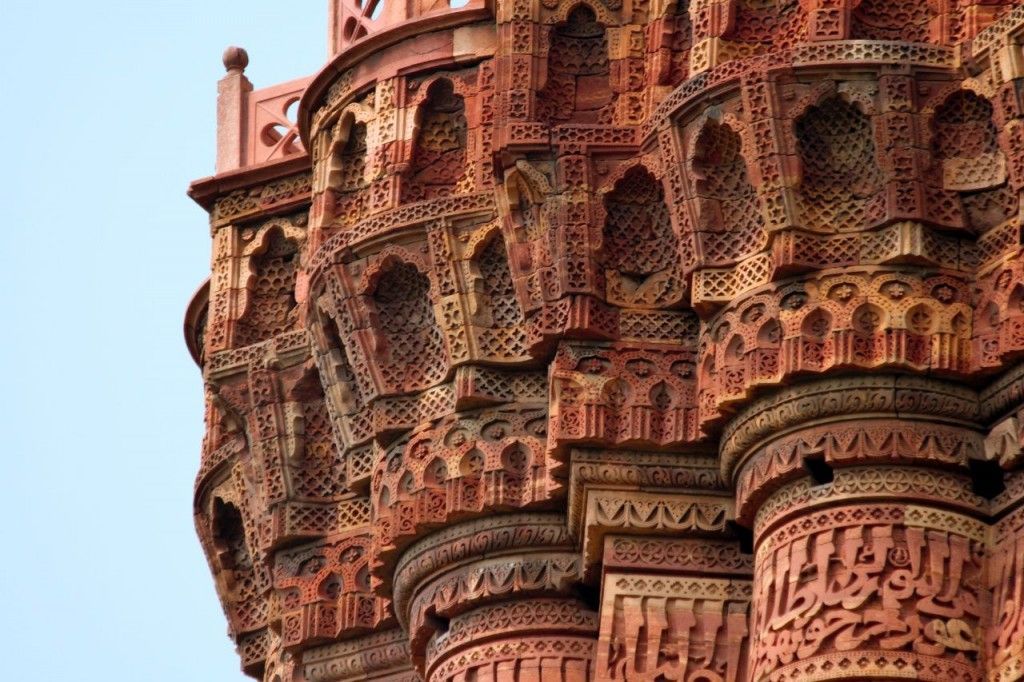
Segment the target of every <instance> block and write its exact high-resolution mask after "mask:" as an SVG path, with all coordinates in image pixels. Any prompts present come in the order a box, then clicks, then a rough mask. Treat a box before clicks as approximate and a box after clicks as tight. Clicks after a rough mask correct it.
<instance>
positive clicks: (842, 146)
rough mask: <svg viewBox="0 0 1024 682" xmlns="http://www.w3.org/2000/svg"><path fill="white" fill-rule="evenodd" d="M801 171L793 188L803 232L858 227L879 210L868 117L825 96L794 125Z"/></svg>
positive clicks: (879, 179)
mask: <svg viewBox="0 0 1024 682" xmlns="http://www.w3.org/2000/svg"><path fill="white" fill-rule="evenodd" d="M796 139H797V150H798V152H799V154H800V161H801V163H802V167H803V177H802V181H801V183H800V188H799V194H798V199H799V204H800V217H801V220H802V222H803V224H804V226H805V227H808V228H810V229H816V230H823V231H829V232H837V231H843V230H853V229H858V228H860V227H862V226H864V225H865V224H866V223H868V222H869V220H871V219H872V218H879V217H881V216H882V215H883V211H884V195H883V194H882V193H881V190H882V177H881V173H880V172H879V169H878V161H877V159H876V157H875V143H874V135H873V132H872V129H871V122H870V121H869V119H868V117H867V116H865V115H864V114H862V113H861V112H860V111H858V110H857V109H856V108H855V107H854V106H853V105H850V104H847V103H846V102H844V101H843V100H842V99H841V98H839V97H830V98H829V99H827V100H825V101H824V102H822V103H821V104H819V105H817V106H813V107H811V108H810V109H808V110H807V111H806V112H805V113H804V114H803V115H802V116H801V117H800V118H798V119H797V120H796Z"/></svg>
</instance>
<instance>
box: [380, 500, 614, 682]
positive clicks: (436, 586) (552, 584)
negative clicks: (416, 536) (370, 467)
mask: <svg viewBox="0 0 1024 682" xmlns="http://www.w3.org/2000/svg"><path fill="white" fill-rule="evenodd" d="M580 571H581V561H580V559H579V555H578V554H577V553H576V552H574V551H573V550H572V548H571V546H570V544H569V536H568V533H567V530H566V527H565V520H564V517H561V516H559V515H556V514H508V515H500V516H495V517H493V518H489V519H482V520H477V521H470V522H467V523H462V524H458V525H454V526H452V527H449V528H446V529H445V530H443V531H440V532H438V533H435V534H433V535H430V536H428V537H426V538H424V539H423V540H420V541H418V542H416V543H415V544H413V545H411V546H410V547H409V548H408V549H407V550H406V551H405V552H404V553H403V554H402V556H401V558H400V559H399V561H398V564H397V567H396V569H395V574H394V575H395V577H394V584H395V589H394V594H395V601H394V605H395V611H396V613H397V614H398V617H399V619H400V620H401V621H402V622H403V624H404V625H405V626H406V628H407V630H408V633H409V639H410V642H411V654H412V659H413V661H414V662H416V664H417V666H418V667H419V669H420V670H421V672H422V674H423V676H424V679H425V680H427V681H428V682H449V681H451V682H462V681H463V680H493V681H494V682H525V681H537V682H541V681H543V682H548V681H549V680H550V681H552V682H577V681H579V682H583V681H585V680H589V679H592V678H591V669H592V659H593V657H594V650H595V645H596V637H597V629H598V619H597V614H596V613H595V612H594V611H593V610H592V609H591V608H589V607H588V606H587V605H585V604H584V603H583V602H582V601H581V600H580V599H579V598H577V597H576V585H577V582H578V581H579V579H580V577H581V573H580Z"/></svg>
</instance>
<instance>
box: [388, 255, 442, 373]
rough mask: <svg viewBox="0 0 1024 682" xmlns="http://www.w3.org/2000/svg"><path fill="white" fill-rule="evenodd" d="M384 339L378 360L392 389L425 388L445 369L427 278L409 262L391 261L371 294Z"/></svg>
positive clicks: (439, 334)
mask: <svg viewBox="0 0 1024 682" xmlns="http://www.w3.org/2000/svg"><path fill="white" fill-rule="evenodd" d="M373 300H374V303H375V304H376V309H377V315H378V319H379V323H380V330H381V332H382V336H383V341H384V353H385V354H386V355H385V358H384V360H383V361H382V362H380V363H378V365H379V367H381V369H382V372H383V373H384V375H385V378H386V384H387V385H388V386H389V387H391V388H392V389H393V390H397V391H399V392H405V391H409V390H414V389H418V388H426V387H428V386H431V385H433V384H435V383H437V382H439V381H441V379H443V378H444V375H445V373H446V372H447V370H448V363H447V361H446V358H447V354H446V352H445V345H444V337H443V336H442V334H441V330H440V329H439V328H438V326H437V320H436V319H435V317H434V307H433V305H432V304H431V302H430V281H429V280H428V279H427V277H426V276H425V275H423V274H421V273H420V272H419V271H418V270H417V269H416V267H415V266H414V265H411V264H409V263H395V264H393V265H392V266H391V267H390V268H389V269H388V270H387V271H386V272H385V273H384V274H383V275H381V277H380V280H379V281H378V282H377V288H376V290H375V292H374V294H373Z"/></svg>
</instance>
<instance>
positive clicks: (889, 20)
mask: <svg viewBox="0 0 1024 682" xmlns="http://www.w3.org/2000/svg"><path fill="white" fill-rule="evenodd" d="M931 6H932V5H931V3H928V2H918V0H861V1H860V3H858V4H857V6H856V8H855V9H854V10H853V22H852V24H853V25H852V29H853V30H852V35H851V36H850V37H851V38H855V39H858V40H907V41H910V42H913V43H926V42H928V38H929V34H930V30H929V29H930V26H929V22H930V20H931V18H932V13H931V10H930V7H931Z"/></svg>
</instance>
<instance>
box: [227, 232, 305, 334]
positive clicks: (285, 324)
mask: <svg viewBox="0 0 1024 682" xmlns="http://www.w3.org/2000/svg"><path fill="white" fill-rule="evenodd" d="M268 239H269V243H268V244H267V247H266V250H265V251H264V252H263V253H261V254H260V255H258V256H256V257H255V258H253V264H252V268H253V272H254V275H255V278H254V282H253V286H252V290H251V291H250V293H249V297H250V300H249V305H248V306H247V311H248V312H247V313H246V314H245V315H244V316H243V317H242V319H240V320H239V321H238V326H237V337H238V340H237V342H236V345H239V346H243V345H249V344H251V343H257V342H259V341H263V340H264V339H269V338H270V337H272V336H276V335H278V334H282V333H284V332H286V331H289V330H290V329H291V328H292V325H293V324H294V322H295V312H294V311H295V305H296V304H295V269H296V266H297V265H298V263H297V260H298V257H297V256H298V248H297V247H296V245H295V242H293V241H291V240H290V239H285V238H284V236H282V235H281V233H280V231H279V230H276V229H275V230H273V231H272V232H271V234H270V235H268Z"/></svg>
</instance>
